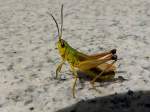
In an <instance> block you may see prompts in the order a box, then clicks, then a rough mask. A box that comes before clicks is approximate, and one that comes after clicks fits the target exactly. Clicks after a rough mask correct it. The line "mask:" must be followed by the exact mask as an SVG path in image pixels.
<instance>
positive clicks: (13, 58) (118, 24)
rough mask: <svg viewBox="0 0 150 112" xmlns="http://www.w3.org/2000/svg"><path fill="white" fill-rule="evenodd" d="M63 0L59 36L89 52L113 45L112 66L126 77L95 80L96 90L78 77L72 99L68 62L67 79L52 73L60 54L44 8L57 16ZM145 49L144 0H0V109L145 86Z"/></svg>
mask: <svg viewBox="0 0 150 112" xmlns="http://www.w3.org/2000/svg"><path fill="white" fill-rule="evenodd" d="M62 3H63V4H64V31H63V38H64V39H65V40H67V41H68V42H69V44H70V45H72V46H73V47H74V48H76V49H78V50H80V51H83V52H85V53H89V54H90V53H97V52H102V51H107V50H110V49H113V48H116V49H117V54H118V57H119V60H118V62H117V64H116V65H117V71H123V72H122V73H119V72H118V73H117V74H116V77H118V76H123V77H124V78H126V79H128V80H127V81H124V82H119V83H112V84H109V85H107V86H99V87H98V89H100V90H101V91H102V92H101V94H99V93H97V92H96V91H94V90H92V89H90V88H91V85H90V84H89V82H88V81H85V82H84V87H81V84H80V83H79V82H78V84H77V88H76V90H77V94H76V99H74V98H73V97H72V93H71V88H72V81H73V77H72V75H71V72H70V70H69V66H68V65H67V64H66V65H65V66H64V67H63V69H62V72H61V74H62V76H63V77H65V78H66V80H61V81H58V80H55V79H54V75H55V69H56V65H57V64H58V63H59V62H60V60H61V59H60V56H59V54H58V51H57V49H56V46H55V43H56V42H57V38H56V35H57V30H56V27H55V24H54V22H53V21H52V19H51V18H50V16H49V15H48V14H47V12H51V13H53V14H54V15H55V17H56V18H57V20H58V21H59V20H60V18H59V17H60V7H61V4H62ZM149 49H150V1H148V0H72V1H71V0H5V1H4V0H0V112H30V111H34V112H54V111H57V110H60V109H63V108H65V107H69V106H71V105H73V104H76V103H77V102H78V101H81V100H84V101H85V100H88V99H92V98H93V99H94V98H97V97H103V96H105V97H106V96H107V95H112V94H114V93H124V92H127V91H128V90H132V91H138V90H141V91H148V90H150V50H149ZM97 84H98V83H97ZM105 97H104V98H105ZM98 109H99V108H98ZM97 111H98V110H97Z"/></svg>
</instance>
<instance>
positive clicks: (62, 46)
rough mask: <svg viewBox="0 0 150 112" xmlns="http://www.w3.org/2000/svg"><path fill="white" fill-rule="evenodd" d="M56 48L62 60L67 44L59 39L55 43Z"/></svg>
mask: <svg viewBox="0 0 150 112" xmlns="http://www.w3.org/2000/svg"><path fill="white" fill-rule="evenodd" d="M57 48H58V50H59V53H60V55H61V56H62V57H63V58H64V57H65V53H66V49H67V48H68V43H67V42H66V41H65V40H63V39H60V40H59V41H58V42H57Z"/></svg>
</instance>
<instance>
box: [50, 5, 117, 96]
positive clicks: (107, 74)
mask: <svg viewBox="0 0 150 112" xmlns="http://www.w3.org/2000/svg"><path fill="white" fill-rule="evenodd" d="M50 15H51V17H52V19H53V20H54V22H55V24H56V27H57V31H58V42H57V48H58V50H59V54H60V56H61V58H62V61H61V63H60V64H59V65H58V67H57V69H56V78H58V73H59V72H60V71H61V68H62V66H63V64H64V63H65V62H66V61H67V62H68V63H69V65H70V68H71V71H72V72H73V75H74V78H75V79H74V83H73V87H72V94H73V97H75V86H76V82H77V79H78V74H77V70H76V68H77V69H78V70H79V71H82V72H83V73H85V74H87V75H88V76H90V77H91V78H92V80H91V84H92V87H93V88H95V86H94V82H95V81H96V80H97V79H100V80H105V81H107V80H111V79H113V78H114V76H115V70H116V67H115V65H114V63H115V62H116V61H117V55H116V49H112V50H110V51H108V52H103V53H98V54H92V55H87V54H85V53H82V52H80V51H77V50H76V49H74V48H73V47H71V46H70V45H69V44H68V43H67V42H66V41H65V40H64V39H62V31H63V5H62V6H61V28H60V29H59V26H58V23H57V21H56V19H55V17H54V16H53V15H52V14H50Z"/></svg>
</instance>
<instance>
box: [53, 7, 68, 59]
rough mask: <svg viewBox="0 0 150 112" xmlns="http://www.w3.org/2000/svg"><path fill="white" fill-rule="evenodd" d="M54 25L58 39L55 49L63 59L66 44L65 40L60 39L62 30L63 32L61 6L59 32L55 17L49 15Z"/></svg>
mask: <svg viewBox="0 0 150 112" xmlns="http://www.w3.org/2000/svg"><path fill="white" fill-rule="evenodd" d="M50 15H51V16H52V18H53V20H54V22H55V24H56V27H57V31H58V37H59V40H58V42H57V48H58V50H59V53H60V55H61V56H62V57H65V51H66V48H67V46H68V44H67V42H66V41H65V40H63V39H62V30H63V5H62V6H61V28H60V30H59V26H58V23H57V21H56V19H55V17H54V16H53V15H52V14H50Z"/></svg>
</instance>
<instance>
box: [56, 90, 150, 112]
mask: <svg viewBox="0 0 150 112" xmlns="http://www.w3.org/2000/svg"><path fill="white" fill-rule="evenodd" d="M57 112H150V91H131V90H129V91H128V92H126V93H122V94H117V93H116V94H113V95H109V96H104V97H97V98H94V99H89V100H82V101H79V102H77V103H76V104H74V105H71V106H69V107H66V108H63V109H61V110H58V111H57Z"/></svg>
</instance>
